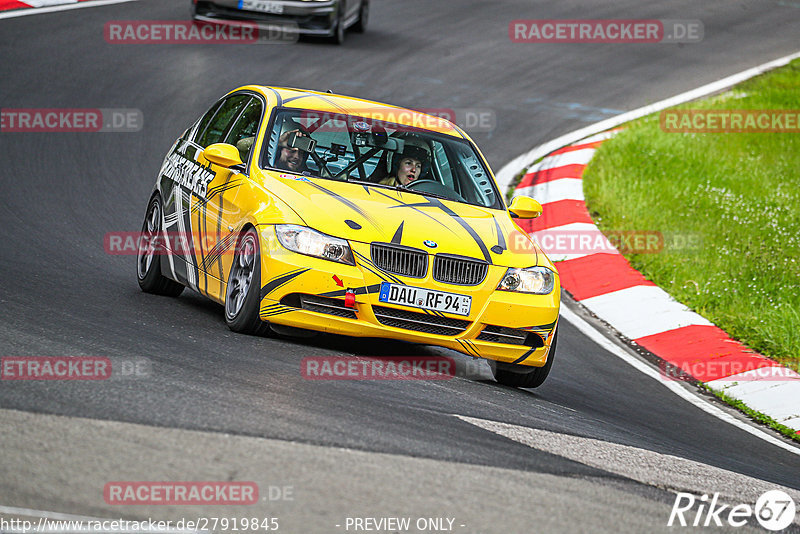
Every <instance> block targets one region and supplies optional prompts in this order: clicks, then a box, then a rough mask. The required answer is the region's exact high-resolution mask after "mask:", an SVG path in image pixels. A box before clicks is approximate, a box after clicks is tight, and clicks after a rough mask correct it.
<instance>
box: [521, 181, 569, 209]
mask: <svg viewBox="0 0 800 534" xmlns="http://www.w3.org/2000/svg"><path fill="white" fill-rule="evenodd" d="M514 194H515V195H525V196H529V197H533V198H535V199H536V200H538V201H539V202H540V203H541V204H542V205H544V204H547V203H549V202H558V201H559V200H580V201H583V200H585V199H584V196H583V180H581V179H580V178H559V179H558V180H553V181H550V182H543V183H541V184H536V185H529V186H528V187H520V188H519V189H517V190H516V191H515V193H514Z"/></svg>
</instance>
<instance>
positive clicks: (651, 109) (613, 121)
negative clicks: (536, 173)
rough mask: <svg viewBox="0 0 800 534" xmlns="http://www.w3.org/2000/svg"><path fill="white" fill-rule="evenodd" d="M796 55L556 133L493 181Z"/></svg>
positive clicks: (506, 182)
mask: <svg viewBox="0 0 800 534" xmlns="http://www.w3.org/2000/svg"><path fill="white" fill-rule="evenodd" d="M797 58H800V52H795V53H794V54H790V55H788V56H784V57H782V58H778V59H776V60H774V61H770V62H767V63H764V64H762V65H759V66H757V67H753V68H752V69H747V70H745V71H742V72H740V73H738V74H734V75H732V76H728V77H727V78H723V79H721V80H718V81H716V82H712V83H709V84H707V85H703V86H702V87H698V88H697V89H692V90H691V91H686V92H685V93H681V94H679V95H676V96H673V97H670V98H667V99H665V100H661V101H660V102H656V103H654V104H650V105H647V106H643V107H640V108H638V109H634V110H632V111H628V112H626V113H623V114H621V115H617V116H616V117H611V118H610V119H606V120H604V121H600V122H597V123H595V124H592V125H590V126H587V127H585V128H581V129H580V130H575V131H574V132H570V133H568V134H565V135H562V136H561V137H557V138H555V139H553V140H552V141H548V142H547V143H544V144H541V145H539V146H537V147H535V148H534V149H532V150H531V151H529V152H526V153H524V154H521V155H519V156H517V157H516V158H514V159H513V160H511V161H509V162H508V163H507V164H506V165H505V166H504V167H503V168H502V169H500V171H498V172H496V173H495V178H496V179H497V185H498V186H499V187H500V190H501V191H507V190H508V188H509V186H510V185H511V181H512V180H513V179H514V176H516V175H517V173H518V172H519V171H520V169H523V168H525V167H527V166H528V165H530V164H531V162H533V161H536V160H537V159H539V158H541V157H544V156H546V155H547V154H549V153H550V152H553V151H555V150H558V149H559V148H563V147H565V146H567V145H571V144H572V143H575V142H576V141H580V140H581V139H583V138H584V137H586V136H589V135H595V134H598V133H601V132H604V131H605V130H610V129H611V128H616V127H617V126H619V125H621V124H624V123H626V122H629V121H632V120H634V119H638V118H641V117H644V116H645V115H649V114H651V113H655V112H656V111H661V110H662V109H666V108H669V107H672V106H677V105H678V104H683V103H685V102H689V101H690V100H695V99H697V98H701V97H704V96H708V95H710V94H711V93H715V92H717V91H721V90H723V89H728V88H730V87H732V86H734V85H736V84H737V83H740V82H743V81H745V80H747V79H749V78H752V77H753V76H758V75H759V74H762V73H763V72H765V71H768V70H770V69H774V68H776V67H782V66H784V65H786V64H788V63H789V62H790V61H792V60H793V59H797Z"/></svg>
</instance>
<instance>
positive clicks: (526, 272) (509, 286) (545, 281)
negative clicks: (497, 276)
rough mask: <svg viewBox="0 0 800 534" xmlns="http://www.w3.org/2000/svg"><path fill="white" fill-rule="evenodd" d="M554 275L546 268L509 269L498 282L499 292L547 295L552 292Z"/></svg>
mask: <svg viewBox="0 0 800 534" xmlns="http://www.w3.org/2000/svg"><path fill="white" fill-rule="evenodd" d="M555 281H556V275H555V273H554V272H553V271H551V270H550V269H548V268H547V267H528V268H527V269H513V268H512V269H509V270H508V271H506V274H505V276H503V279H502V280H501V281H500V285H498V286H497V289H499V290H500V291H517V292H519V293H533V294H535V295H547V294H549V293H550V292H551V291H553V286H554V285H555Z"/></svg>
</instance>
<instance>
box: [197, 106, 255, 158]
mask: <svg viewBox="0 0 800 534" xmlns="http://www.w3.org/2000/svg"><path fill="white" fill-rule="evenodd" d="M251 98H252V97H251V96H249V95H234V96H232V97H230V98H226V99H225V100H224V101H223V102H222V105H221V106H219V108H218V109H217V112H216V113H215V114H214V118H213V119H211V121H210V122H209V123H208V126H206V128H205V131H203V132H202V133H201V134H200V135H199V136H198V138H197V141H196V143H197V144H198V145H200V146H201V147H203V148H206V147H207V146H209V145H213V144H214V143H221V142H222V140H223V139H224V138H225V134H226V133H227V132H228V128H229V127H230V126H231V123H232V122H233V120H234V119H235V118H236V117H237V116H238V115H239V113H240V112H241V111H242V109H243V108H244V106H245V105H246V104H247V102H248V101H249V100H250V99H251ZM198 131H199V130H198Z"/></svg>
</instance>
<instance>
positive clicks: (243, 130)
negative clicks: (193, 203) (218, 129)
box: [199, 96, 264, 302]
mask: <svg viewBox="0 0 800 534" xmlns="http://www.w3.org/2000/svg"><path fill="white" fill-rule="evenodd" d="M263 111H264V103H263V102H262V101H261V99H260V98H259V97H256V96H253V97H252V98H251V99H250V100H249V101H248V102H247V104H246V105H245V106H244V108H243V109H242V111H241V112H240V113H239V114H238V116H237V117H236V118H235V119H234V121H233V123H232V124H231V126H230V127H229V128H228V130H227V133H226V134H225V137H224V139H223V140H222V141H221V142H223V143H227V144H229V145H233V146H235V147H236V148H237V149H238V150H239V155H240V157H241V158H242V162H243V163H244V165H243V166H242V167H241V168H239V169H227V168H224V167H220V166H218V165H216V164H213V163H211V164H210V167H211V169H212V170H213V171H214V172H215V178H214V180H212V181H211V183H210V188H209V190H208V192H207V194H206V202H205V205H204V206H202V209H203V210H204V211H205V217H203V218H202V220H203V221H204V226H203V228H202V232H203V235H204V236H205V240H204V243H203V247H201V258H200V263H199V266H200V269H201V270H202V271H203V272H204V274H205V275H207V276H208V277H211V278H212V279H213V280H210V282H212V283H211V284H208V285H207V294H208V295H209V296H210V297H211V298H216V299H217V300H219V301H220V302H223V301H224V298H225V293H224V285H225V284H224V283H225V282H227V279H228V273H229V272H230V266H231V263H232V261H233V252H234V249H235V246H236V238H237V236H238V231H239V228H240V227H241V221H242V220H243V218H244V213H243V210H242V208H241V205H240V200H241V199H240V197H239V194H240V190H241V188H240V186H241V185H242V184H244V182H245V180H246V179H247V178H248V173H249V169H250V159H251V156H252V153H253V147H254V145H255V141H256V134H257V132H258V128H259V125H260V124H261V120H262V116H263ZM199 159H200V161H201V162H202V163H203V164H204V165H209V162H208V161H207V160H206V159H205V158H203V156H202V155H200V157H199Z"/></svg>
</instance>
